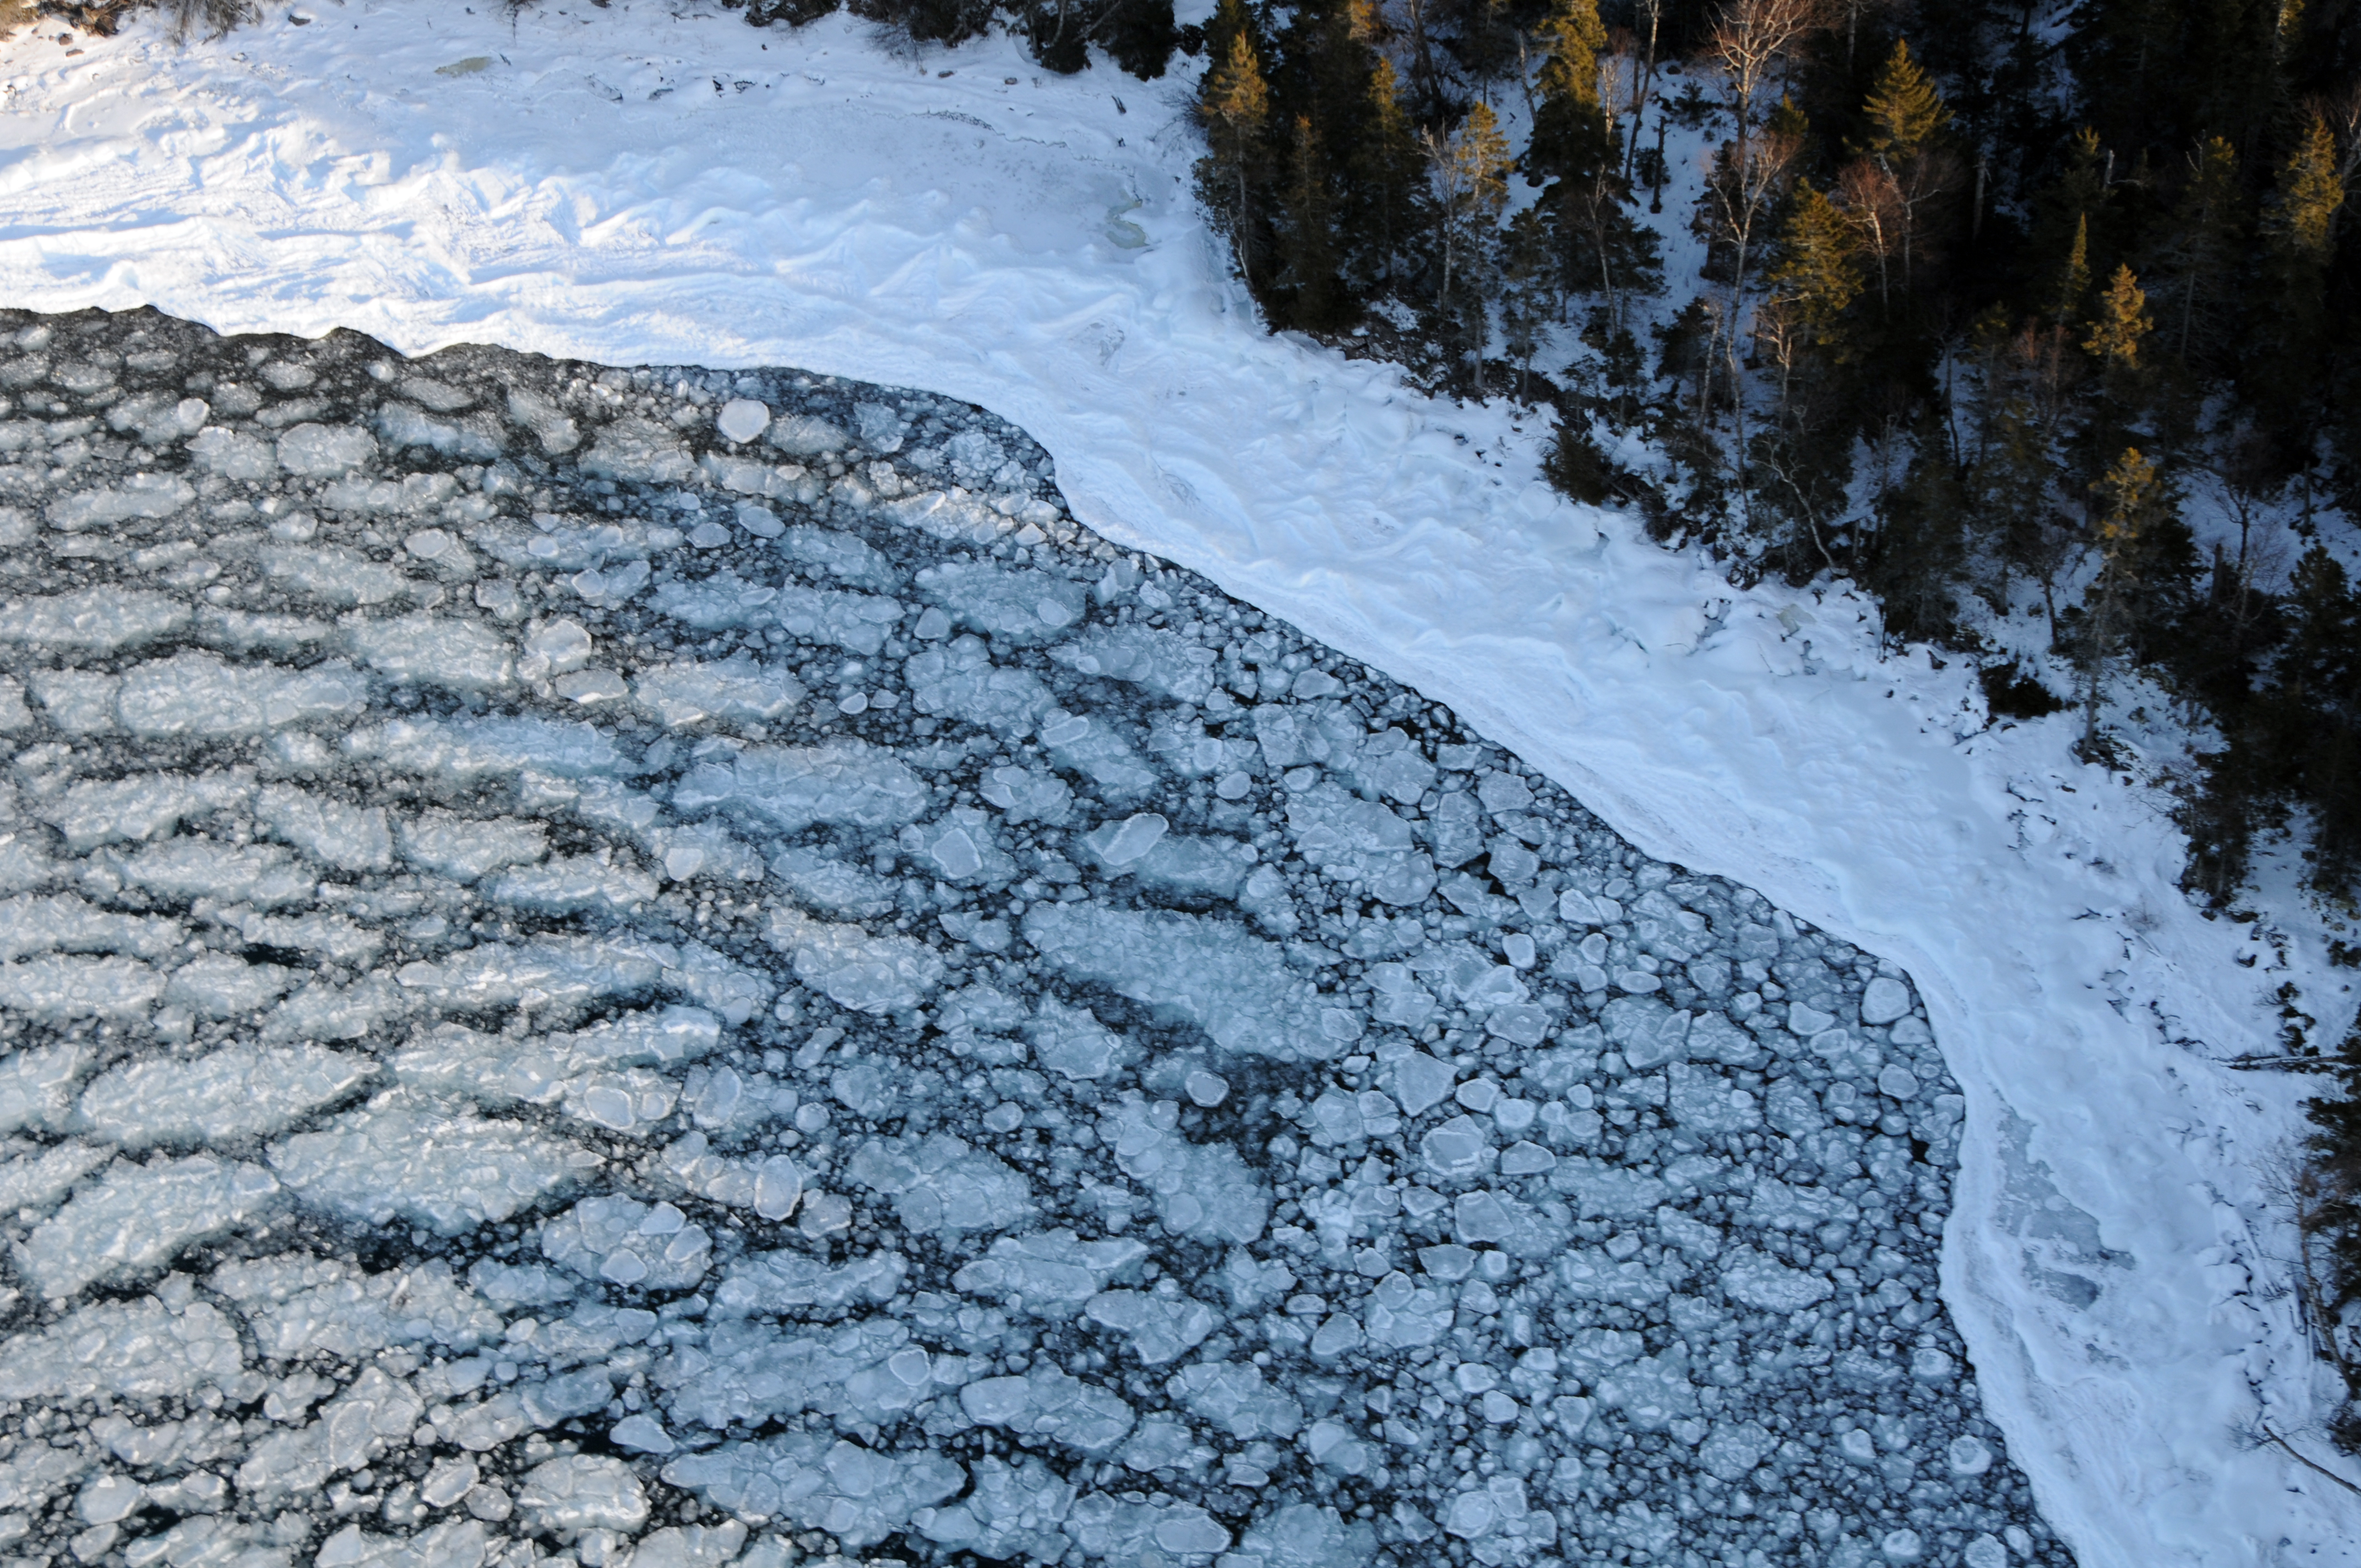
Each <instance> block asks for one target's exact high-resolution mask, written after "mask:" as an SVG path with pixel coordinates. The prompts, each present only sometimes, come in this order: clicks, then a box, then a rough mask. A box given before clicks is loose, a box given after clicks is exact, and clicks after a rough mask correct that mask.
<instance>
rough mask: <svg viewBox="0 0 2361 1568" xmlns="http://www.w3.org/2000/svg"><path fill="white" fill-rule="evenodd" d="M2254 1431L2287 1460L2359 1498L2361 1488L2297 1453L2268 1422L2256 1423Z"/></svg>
mask: <svg viewBox="0 0 2361 1568" xmlns="http://www.w3.org/2000/svg"><path fill="white" fill-rule="evenodd" d="M2255 1430H2256V1431H2259V1432H2261V1433H2262V1434H2263V1436H2264V1437H2266V1438H2268V1439H2269V1440H2270V1441H2271V1442H2275V1443H2277V1444H2278V1445H2279V1448H2280V1449H2281V1450H2282V1451H2283V1452H2284V1453H2286V1454H2287V1456H2288V1457H2289V1458H2290V1459H2292V1460H2294V1461H2295V1462H2296V1463H2297V1464H2301V1465H2302V1466H2303V1467H2304V1468H2305V1469H2307V1470H2316V1471H2318V1472H2320V1474H2322V1475H2325V1476H2327V1477H2328V1478H2329V1479H2330V1480H2332V1481H2334V1482H2335V1483H2336V1484H2337V1485H2338V1486H2342V1487H2344V1488H2345V1490H2346V1491H2348V1492H2350V1493H2352V1494H2353V1495H2354V1496H2355V1497H2361V1486H2356V1485H2355V1484H2354V1483H2352V1482H2350V1481H2347V1480H2346V1479H2345V1477H2344V1476H2342V1475H2338V1474H2337V1473H2336V1472H2335V1471H2334V1470H2331V1469H2329V1468H2328V1467H2327V1466H2326V1465H2324V1464H2320V1463H2319V1462H2318V1461H2316V1460H2312V1459H2307V1458H2305V1457H2304V1456H2303V1455H2302V1454H2301V1453H2297V1452H2296V1450H2295V1445H2294V1444H2293V1443H2290V1442H2288V1440H2287V1439H2285V1438H2283V1437H2281V1436H2280V1435H2279V1433H2277V1432H2275V1431H2272V1430H2271V1429H2270V1426H2269V1424H2268V1422H2265V1421H2262V1420H2257V1421H2256V1422H2255Z"/></svg>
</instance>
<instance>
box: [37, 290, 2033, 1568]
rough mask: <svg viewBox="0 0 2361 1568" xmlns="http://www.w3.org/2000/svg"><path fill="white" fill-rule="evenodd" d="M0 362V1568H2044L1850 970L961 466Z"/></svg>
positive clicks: (322, 358) (290, 382)
mask: <svg viewBox="0 0 2361 1568" xmlns="http://www.w3.org/2000/svg"><path fill="white" fill-rule="evenodd" d="M0 331H5V334H7V335H6V336H5V339H0V387H5V391H0V399H5V404H0V421H5V422H0V430H5V432H6V433H7V439H6V441H5V453H6V455H7V456H8V459H9V461H8V462H7V464H6V465H5V466H0V524H5V528H6V529H7V530H9V531H13V532H12V534H11V536H12V537H16V538H17V539H18V540H19V543H21V544H22V548H20V549H17V550H16V551H15V552H14V553H13V554H9V555H8V556H7V557H6V558H5V560H0V574H5V577H0V599H4V600H5V602H0V666H5V672H6V674H5V681H6V685H5V687H0V696H5V697H6V699H7V700H6V701H5V702H0V730H5V748H6V755H7V757H8V761H9V769H8V773H7V775H6V782H5V785H0V813H5V820H0V830H5V834H6V839H5V851H6V852H5V858H0V880H5V887H0V1036H5V1055H0V1128H5V1135H6V1143H5V1146H0V1198H5V1200H7V1201H5V1202H0V1211H13V1212H14V1214H15V1216H16V1218H15V1220H14V1222H13V1223H12V1225H11V1227H10V1236H9V1242H10V1247H9V1250H8V1265H7V1266H8V1268H9V1270H10V1273H11V1275H12V1277H13V1283H12V1286H11V1288H10V1292H9V1294H8V1295H7V1296H6V1297H5V1313H6V1318H5V1322H0V1401H5V1403H0V1539H5V1541H7V1542H8V1543H9V1546H10V1551H11V1552H12V1553H14V1554H16V1555H17V1556H19V1557H21V1558H23V1559H24V1560H26V1561H27V1562H32V1561H44V1562H53V1561H56V1560H58V1559H59V1558H60V1555H61V1554H71V1556H72V1557H73V1558H74V1559H76V1560H78V1561H79V1562H81V1563H88V1564H93V1565H100V1568H114V1565H115V1564H118V1563H119V1564H122V1565H123V1568H148V1565H149V1564H152V1563H156V1562H158V1561H159V1560H160V1561H164V1562H167V1563H170V1564H172V1565H173V1568H194V1565H195V1564H198V1563H207V1564H211V1563H236V1564H240V1565H242V1568H281V1565H291V1564H293V1563H296V1562H298V1561H299V1560H300V1561H304V1562H317V1563H323V1564H330V1565H333V1568H345V1565H347V1564H350V1565H355V1568H357V1565H361V1564H368V1563H378V1562H379V1561H380V1560H383V1561H387V1562H394V1561H400V1562H403V1563H411V1562H417V1563H436V1564H443V1563H452V1564H456V1565H458V1568H482V1565H484V1564H486V1563H501V1564H509V1565H515V1568H522V1565H523V1564H526V1563H531V1562H533V1561H534V1560H536V1559H539V1558H551V1559H552V1560H553V1561H555V1562H565V1563H574V1564H579V1565H580V1568H610V1565H613V1568H620V1565H621V1564H623V1563H627V1562H628V1563H635V1564H639V1565H640V1568H723V1565H724V1564H728V1563H733V1562H742V1563H746V1564H749V1565H751V1568H785V1564H786V1563H788V1562H790V1561H793V1560H796V1559H797V1558H799V1557H800V1556H802V1555H803V1554H806V1553H808V1552H829V1551H838V1552H856V1553H857V1552H872V1551H877V1552H889V1553H893V1554H897V1555H898V1556H899V1557H901V1558H903V1559H911V1558H917V1559H924V1560H929V1561H945V1562H950V1561H972V1560H977V1559H982V1560H990V1561H1008V1562H1021V1563H1052V1562H1059V1563H1093V1562H1103V1563H1122V1564H1128V1563H1156V1562H1161V1563H1167V1564H1189V1565H1195V1568H1209V1565H1213V1564H1219V1565H1220V1568H1280V1565H1285V1568H1363V1565H1367V1564H1373V1563H1396V1564H1410V1563H1441V1562H1453V1563H1457V1562H1466V1561H1473V1562H1477V1563H1485V1564H1488V1565H1498V1564H1534V1565H1540V1564H1544V1563H1568V1562H1579V1563H1641V1562H1665V1563H1674V1562H1678V1563H1715V1564H1747V1565H1750V1568H1751V1565H1753V1564H1770V1563H1830V1564H1847V1565H1850V1568H1865V1565H1866V1564H1869V1563H1917V1562H1925V1563H1966V1564H1969V1565H1970V1568H2002V1565H2003V1564H2004V1563H2013V1562H2023V1561H2027V1560H2032V1561H2041V1562H2053V1563H2054V1562H2061V1561H2063V1557H2062V1553H2061V1552H2060V1551H2059V1548H2058V1547H2057V1546H2056V1545H2055V1543H2054V1542H2053V1541H2051V1540H2050V1539H2049V1538H2048V1535H2047V1533H2046V1531H2045V1530H2043V1529H2042V1526H2041V1524H2040V1521H2039V1520H2038V1519H2037V1517H2036V1516H2035V1514H2034V1513H2033V1511H2032V1508H2031V1503H2030V1498H2029V1494H2028V1492H2027V1490H2026V1486H2025V1483H2024V1481H2023V1479H2022V1477H2021V1476H2020V1475H2018V1474H2017V1472H2016V1471H2015V1468H2014V1467H2013V1466H2012V1465H2011V1464H2010V1463H2009V1462H2008V1460H2007V1458H2006V1456H2005V1455H2004V1453H2003V1452H2002V1450H2001V1444H2000V1440H1999V1437H1998V1434H1997V1433H1996V1432H1995V1431H1994V1430H1993V1428H1992V1427H1991V1425H1990V1424H1989V1423H1987V1422H1986V1421H1985V1420H1984V1419H1983V1415H1982V1408H1981V1404H1980V1399H1979V1395H1978V1392H1977V1389H1976V1387H1975V1384H1974V1381H1973V1378H1972V1376H1971V1372H1970V1370H1969V1368H1968V1367H1967V1366H1966V1365H1965V1359H1964V1354H1963V1351H1962V1347H1961V1345H1960V1342H1959V1340H1958V1338H1957V1336H1956V1335H1955V1333H1954V1332H1953V1331H1952V1328H1951V1325H1950V1323H1949V1320H1948V1319H1947V1317H1946V1315H1945V1312H1944V1310H1943V1308H1942V1305H1941V1303H1940V1301H1939V1299H1938V1296H1937V1292H1936V1284H1935V1266H1934V1258H1935V1245H1936V1240H1935V1237H1936V1231H1937V1228H1938V1222H1939V1220H1940V1218H1941V1216H1942V1214H1943V1212H1944V1211H1945V1208H1946V1206H1947V1203H1948V1201H1949V1170H1950V1169H1951V1166H1952V1161H1953V1156H1954V1152H1955V1149H1956V1138H1957V1134H1958V1131H1959V1126H1960V1110H1961V1101H1960V1096H1959V1094H1958V1093H1957V1091H1956V1090H1955V1088H1954V1086H1953V1084H1952V1083H1951V1081H1950V1080H1949V1077H1948V1075H1947V1074H1946V1072H1945V1070H1944V1067H1943V1063H1942V1059H1941V1058H1940V1056H1939V1055H1938V1053H1937V1051H1936V1049H1935V1046H1934V1041H1933V1038H1932V1036H1931V1034H1930V1032H1929V1030H1928V1028H1927V1023H1926V1019H1925V1014H1924V1011H1923V1009H1922V1007H1921V1006H1920V1005H1919V1003H1918V1000H1917V998H1916V994H1915V993H1914V992H1913V990H1912V988H1911V986H1910V984H1909V982H1908V981H1907V979H1906V977H1905V976H1904V975H1902V974H1901V973H1899V972H1898V971H1896V970H1894V969H1893V968H1891V967H1890V966H1886V965H1883V964H1881V963H1880V962H1879V961H1878V960H1877V959H1874V958H1872V956H1870V955H1868V954H1865V953H1862V952H1860V951H1858V950H1856V949H1854V948H1850V947H1848V946H1846V945H1844V944H1843V943H1840V942H1838V941H1835V940H1833V939H1831V938H1828V937H1826V936H1824V935H1821V934H1819V933H1817V932H1815V931H1812V930H1810V929H1807V928H1806V927H1803V926H1801V925H1799V924H1798V923H1797V922H1795V921H1794V920H1792V919H1790V918H1789V917H1788V916H1785V915H1784V914H1782V913H1781V912H1780V911H1778V910H1776V909H1774V908H1773V907H1771V906H1770V905H1768V904H1766V903H1765V902H1764V901H1763V899H1761V898H1759V897H1757V896H1755V895H1754V894H1751V893H1749V892H1747V891H1746V890H1744V889H1741V888H1737V887H1733V886H1730V885H1729V884H1727V883H1720V882H1717V881H1714V880H1712V879H1708V878H1704V877H1697V876H1692V875H1689V874H1687V873H1686V872H1683V871H1682V870H1681V869H1680V868H1678V867H1675V866H1670V865H1664V864H1660V863H1655V862H1652V861H1648V860H1646V859H1645V858H1644V857H1642V856H1641V855H1640V854H1638V853H1636V852H1635V851H1634V850H1631V848H1630V847H1629V846H1627V845H1626V844H1624V843H1622V842H1621V841H1620V840H1619V839H1616V838H1615V837H1614V836H1613V835H1612V834H1610V833H1609V832H1608V831H1607V830H1606V829H1605V828H1602V827H1601V826H1600V825H1599V824H1598V822H1597V821H1596V820H1594V819H1593V818H1591V817H1588V816H1587V815H1586V814H1585V813H1584V812H1583V811H1582V810H1580V809H1579V808H1578V807H1576V806H1575V805H1574V804H1573V803H1572V802H1570V801H1569V800H1567V799H1566V798H1565V796H1564V795H1561V794H1560V793H1558V792H1557V791H1556V790H1554V789H1553V788H1551V787H1549V786H1548V785H1547V784H1543V782H1542V781H1541V780H1540V779H1539V778H1537V777H1536V776H1534V775H1533V774H1532V773H1530V772H1529V771H1527V770H1525V769H1523V768H1522V767H1521V766H1519V765H1518V764H1516V763H1515V762H1513V761H1512V760H1511V759H1510V758H1509V757H1507V756H1506V755H1504V754H1503V753H1501V752H1500V751H1497V750H1495V749H1493V748H1491V747H1488V746H1487V745H1486V744H1484V743H1483V741H1482V740H1480V739H1479V738H1477V737H1475V736H1471V735H1469V734H1467V733H1466V732H1465V731H1464V730H1463V729H1461V728H1460V727H1459V726H1458V725H1457V724H1456V722H1455V720H1454V718H1453V717H1452V715H1451V714H1450V713H1448V712H1446V711H1444V710H1443V709H1441V708H1439V707H1434V706H1433V705H1432V704H1430V703H1428V702H1426V701H1424V700H1422V698H1420V697H1419V696H1417V695H1416V694H1415V693H1412V692H1410V691H1407V690H1404V689H1403V688H1401V687H1400V686H1398V685H1393V684H1391V683H1389V682H1388V681H1386V680H1383V679H1381V678H1379V677H1378V676H1376V675H1374V674H1371V673H1370V672H1369V671H1367V670H1366V669H1363V668H1361V667H1359V666H1357V665H1354V664H1351V663H1345V661H1343V660H1341V659H1339V658H1338V657H1336V656H1335V655H1334V653H1332V652H1329V651H1327V650H1325V649H1323V648H1322V647H1319V646H1317V645H1315V644H1312V643H1310V642H1308V641H1305V640H1304V639H1303V638H1301V636H1299V635H1297V634H1296V633H1294V632H1292V631H1291V630H1289V629H1288V628H1287V627H1285V626H1283V625H1279V624H1277V623H1275V622H1273V621H1271V620H1268V618H1266V617H1264V616H1262V615H1260V614H1257V613H1256V612H1254V611H1252V610H1250V609H1246V607H1244V606H1242V605H1240V604H1238V603H1236V602H1235V601H1233V600H1231V599H1228V598H1224V596H1223V595H1221V594H1220V593H1218V592H1216V591H1214V590H1213V588H1211V587H1209V586H1208V585H1206V584H1205V583H1203V582H1202V581H1200V580H1197V579H1194V578H1191V577H1190V576H1186V575H1185V574H1182V573H1180V572H1178V571H1174V570H1172V569H1170V568H1169V567H1167V566H1164V565H1161V564H1159V563H1158V562H1156V561H1153V560H1148V559H1144V558H1141V557H1138V556H1135V555H1128V554H1124V553H1123V552H1121V551H1118V550H1116V549H1115V548H1114V547H1112V546H1110V545H1108V544H1107V543H1104V541H1102V540H1100V539H1098V538H1096V537H1094V536H1093V535H1092V534H1090V533H1089V532H1085V531H1084V530H1082V529H1081V528H1079V527H1078V526H1076V524H1075V523H1074V522H1073V521H1071V518H1070V517H1069V516H1068V515H1067V514H1066V513H1065V511H1064V510H1063V509H1062V507H1061V504H1060V500H1059V497H1058V492H1057V490H1056V488H1055V486H1054V483H1053V482H1052V477H1051V476H1050V474H1049V471H1048V466H1047V464H1046V461H1045V460H1044V459H1043V458H1042V456H1041V455H1040V453H1039V452H1038V449H1037V448H1035V447H1034V446H1033V445H1032V444H1030V443H1029V442H1028V441H1027V439H1026V437H1025V436H1024V435H1023V434H1022V433H1020V432H1017V431H1016V430H1013V429H1011V428H1009V427H1007V426H1005V425H1004V424H1002V423H1000V422H996V421H994V420H993V419H991V418H989V417H988V416H985V415H983V414H982V413H980V412H978V411H975V410H973V409H971V408H967V407H962V406H959V405H955V404H951V403H948V402H945V401H943V400H939V399H934V398H929V397H922V396H917V395H912V394H906V393H900V392H895V391H892V390H889V389H881V388H874V387H862V386H852V385H847V384H843V383H840V382H833V381H823V380H816V379H814V378H807V377H802V376H798V375H796V374H794V373H791V372H763V373H728V374H724V373H716V372H708V371H703V370H694V369H664V370H647V369H642V370H618V369H604V368H601V367H597V366H590V365H579V364H560V363H554V362H550V361H546V360H539V359H533V358H529V357H525V356H518V355H513V354H508V353H500V352H492V351H484V350H474V349H462V350H454V351H451V352H448V353H445V354H443V355H438V356H434V358H433V359H431V360H426V361H421V362H417V363H411V362H406V361H404V360H402V359H401V358H400V357H399V356H395V355H393V354H391V353H390V352H388V351H386V350H384V349H383V348H381V347H379V345H375V344H373V343H370V342H368V341H367V340H365V339H362V338H358V337H356V336H352V335H349V334H339V335H336V336H334V337H331V338H328V339H326V340H324V341H322V342H318V343H305V342H299V341H295V340H291V339H278V338H270V339H261V338H256V339H226V340H225V339H219V338H215V337H213V336H211V335H209V334H205V333H203V331H201V330H199V329H196V328H193V327H190V326H187V325H184V324H182V323H177V322H173V321H170V320H168V319H165V318H162V317H159V316H156V315H153V314H147V313H135V314H127V315H123V316H115V317H106V316H101V315H96V314H91V315H84V316H78V317H64V318H51V319H38V318H33V317H29V316H26V315H22V314H12V315H7V316H5V317H0ZM2029 1201H2031V1200H2029ZM2071 1218H2072V1216H2071V1214H2070V1212H2061V1214H2060V1217H2059V1224H2060V1225H2061V1226H2067V1227H2069V1228H2070V1221H2071ZM558 1554H563V1555H558ZM959 1554H966V1555H965V1556H964V1557H962V1556H961V1555H959Z"/></svg>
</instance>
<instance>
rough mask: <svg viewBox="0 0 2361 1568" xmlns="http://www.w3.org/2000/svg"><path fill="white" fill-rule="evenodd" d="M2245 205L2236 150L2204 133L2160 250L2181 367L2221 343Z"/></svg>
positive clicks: (2174, 346) (2172, 341)
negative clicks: (2241, 193)
mask: <svg viewBox="0 0 2361 1568" xmlns="http://www.w3.org/2000/svg"><path fill="white" fill-rule="evenodd" d="M2243 206H2244V203H2243V201H2242V198H2241V195H2240V192H2239V190H2238V154H2237V152H2236V150H2235V148H2232V147H2231V145H2230V144H2229V142H2228V141H2227V140H2225V139H2224V138H2223V137H2206V138H2205V140H2204V142H2203V144H2202V145H2201V146H2200V147H2199V148H2197V150H2196V152H2195V153H2194V154H2192V155H2191V158H2190V160H2189V183H2188V184H2187V185H2186V186H2184V187H2182V189H2181V192H2180V201H2179V202H2177V203H2175V204H2174V206H2173V212H2172V220H2171V223H2170V225H2169V227H2168V229H2167V236H2166V241H2165V244H2164V245H2163V246H2162V247H2160V251H2159V258H2160V259H2161V260H2162V262H2163V264H2164V267H2163V271H2164V275H2165V276H2166V277H2167V278H2168V279H2169V284H2168V287H2169V290H2170V293H2169V296H2167V298H2168V306H2167V309H2168V313H2169V314H2168V320H2169V326H2170V331H2169V337H2168V340H2169V345H2170V348H2171V352H2172V356H2173V357H2174V358H2176V359H2178V360H2179V361H2180V363H2181V365H2182V366H2183V367H2188V366H2190V365H2191V363H2192V361H2193V360H2194V359H2198V358H2206V357H2210V356H2209V352H2208V351H2210V350H2213V349H2214V348H2216V347H2218V346H2219V340H2220V338H2221V336H2222V333H2221V329H2220V325H2219V323H2220V322H2221V321H2222V319H2223V318H2224V315H2225V314H2226V313H2227V307H2228V304H2229V299H2228V294H2229V288H2230V282H2231V276H2232V273H2233V271H2234V269H2235V267H2236V265H2237V260H2238V250H2239V244H2238V230H2239V226H2240V222H2241V218H2242V212H2243Z"/></svg>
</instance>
